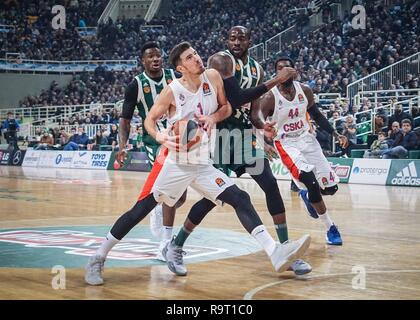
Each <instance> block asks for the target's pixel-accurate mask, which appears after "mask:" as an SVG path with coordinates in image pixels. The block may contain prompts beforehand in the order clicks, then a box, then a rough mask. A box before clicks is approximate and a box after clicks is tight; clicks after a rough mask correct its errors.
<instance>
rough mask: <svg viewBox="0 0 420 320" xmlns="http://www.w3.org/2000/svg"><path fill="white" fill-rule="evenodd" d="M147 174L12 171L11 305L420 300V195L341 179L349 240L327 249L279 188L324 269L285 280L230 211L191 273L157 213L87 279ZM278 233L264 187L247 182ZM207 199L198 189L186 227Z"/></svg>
mask: <svg viewBox="0 0 420 320" xmlns="http://www.w3.org/2000/svg"><path fill="white" fill-rule="evenodd" d="M145 177H146V173H138V172H120V171H90V170H79V171H78V170H71V169H40V168H22V167H0V203H1V204H0V212H1V213H0V283H1V286H0V299H25V300H28V299H174V300H177V299H220V300H221V299H223V300H229V299H246V300H247V299H420V188H410V187H385V186H371V185H355V184H353V185H346V184H341V185H340V188H339V191H338V193H337V194H336V195H335V196H333V197H326V198H325V199H326V203H327V206H328V208H329V213H330V215H331V216H332V218H333V220H334V222H335V223H336V224H337V225H338V227H339V230H340V232H341V234H342V237H343V241H344V245H343V246H342V247H332V246H328V245H326V244H325V240H324V237H325V230H324V226H323V225H322V224H321V222H320V221H317V220H314V219H312V218H310V217H309V216H308V215H307V214H306V211H305V210H304V207H303V203H302V202H301V200H300V199H299V198H298V195H297V194H296V193H294V192H291V191H290V189H289V185H290V183H289V182H288V181H279V182H278V183H279V186H280V191H281V193H282V195H283V198H284V201H285V205H286V209H287V221H288V226H289V237H290V238H292V239H296V238H298V237H300V236H301V235H303V234H306V233H309V234H311V236H312V243H311V246H310V248H309V249H308V251H307V253H306V254H305V256H304V259H305V260H306V261H308V262H309V263H310V264H311V265H312V267H313V271H312V273H310V274H308V275H305V276H301V277H297V276H295V275H294V274H293V273H291V272H284V273H281V274H279V273H276V272H275V271H274V270H273V268H272V265H271V263H270V261H269V259H268V257H267V256H266V255H265V253H264V252H263V251H261V250H260V248H259V246H258V245H257V243H256V242H255V241H254V239H253V238H252V237H250V236H249V235H248V234H247V233H246V232H245V230H244V229H243V228H242V226H241V224H240V223H239V220H238V219H237V217H236V215H235V213H234V212H233V210H232V209H231V208H230V207H217V208H216V209H215V210H214V211H213V212H211V213H210V214H209V215H208V216H207V217H206V218H205V220H204V221H203V223H202V225H201V226H200V227H198V228H197V229H196V231H195V232H194V234H193V235H192V236H191V237H190V238H189V239H188V240H187V243H186V251H187V255H186V256H185V262H186V264H187V268H188V275H187V276H186V277H177V276H175V275H173V274H172V273H171V272H170V271H169V270H168V269H167V267H166V265H165V264H164V263H162V262H159V261H157V260H155V259H154V257H155V255H156V250H157V246H158V242H157V239H155V238H153V237H152V235H151V233H150V230H149V228H148V225H149V220H148V218H146V219H145V220H144V221H142V222H141V223H140V224H139V226H137V227H136V228H134V229H133V230H132V231H131V232H130V233H129V234H128V235H127V237H126V239H124V241H123V242H121V243H120V244H119V245H118V246H117V247H115V248H114V250H113V251H111V255H110V256H109V258H108V260H107V261H106V263H105V273H104V278H105V285H103V286H100V287H91V286H88V285H86V284H85V283H84V279H83V275H84V266H85V264H86V261H87V258H88V256H89V255H91V254H92V253H93V252H94V251H95V249H96V248H97V247H98V245H99V244H100V241H101V240H102V238H103V236H104V235H105V234H106V233H107V232H108V230H109V228H110V226H112V224H113V223H114V222H115V220H116V219H117V218H118V217H119V216H120V215H121V214H122V213H124V212H125V211H126V210H128V209H129V208H130V207H131V206H132V205H133V204H134V202H135V200H136V198H137V196H138V193H139V191H140V189H141V186H142V185H143V183H144V181H145ZM236 181H237V183H238V184H239V186H240V187H241V188H243V189H245V190H246V191H247V192H249V194H250V195H251V198H252V201H253V203H254V205H255V207H256V209H257V211H258V213H259V214H260V216H261V218H262V220H263V221H264V223H265V225H266V226H267V227H268V228H269V230H270V232H271V234H272V235H273V237H275V238H276V239H277V237H276V235H275V230H274V227H273V224H272V220H271V218H270V215H269V213H268V211H267V208H266V205H265V198H264V194H263V192H262V191H261V190H260V189H259V188H258V186H257V185H256V184H255V183H254V182H253V181H252V180H250V179H236ZM199 199H200V197H199V195H198V194H197V193H196V192H195V191H193V190H191V189H189V190H188V197H187V202H186V204H185V205H184V206H183V207H182V208H180V209H179V210H178V212H177V217H176V220H175V225H176V230H175V232H177V228H178V227H179V226H180V225H181V224H182V222H183V221H184V219H185V217H186V214H187V212H188V210H189V208H190V207H191V206H192V204H193V203H194V202H195V201H197V200H199Z"/></svg>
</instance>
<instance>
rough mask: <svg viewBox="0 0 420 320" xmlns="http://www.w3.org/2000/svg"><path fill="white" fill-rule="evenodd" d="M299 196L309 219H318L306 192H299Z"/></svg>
mask: <svg viewBox="0 0 420 320" xmlns="http://www.w3.org/2000/svg"><path fill="white" fill-rule="evenodd" d="M299 196H300V197H301V198H302V200H303V202H304V203H305V206H306V210H307V211H308V214H309V216H310V217H312V218H314V219H318V218H319V217H318V213H317V212H316V210H315V208H314V207H313V206H312V205H311V203H310V202H309V198H308V190H300V191H299Z"/></svg>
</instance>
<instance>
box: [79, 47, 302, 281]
mask: <svg viewBox="0 0 420 320" xmlns="http://www.w3.org/2000/svg"><path fill="white" fill-rule="evenodd" d="M170 61H171V63H172V64H173V65H175V66H176V68H177V70H178V71H179V72H181V73H182V75H183V76H182V78H180V79H177V80H174V81H173V82H172V83H171V84H170V85H169V86H168V87H166V88H165V89H164V90H163V91H162V92H161V95H160V98H159V99H158V101H157V102H156V104H155V105H154V106H153V108H152V109H151V110H150V112H149V114H148V115H147V117H146V121H145V127H146V129H147V131H148V132H149V134H150V135H151V136H152V137H153V138H154V139H155V140H156V141H158V142H159V143H161V144H163V145H164V146H166V147H167V148H168V150H169V154H168V157H167V158H166V159H165V162H164V164H163V168H162V170H161V172H160V174H159V175H158V177H157V179H156V181H155V183H154V185H153V188H152V192H151V193H150V194H149V195H148V196H147V197H146V198H144V199H142V200H140V201H137V203H136V204H135V205H134V207H133V208H132V209H131V210H129V211H128V212H126V213H125V214H123V215H122V216H121V217H120V218H119V219H118V220H117V222H116V223H115V224H114V226H113V227H112V229H111V231H110V232H109V233H108V235H107V237H106V240H105V241H104V242H103V243H102V245H101V246H100V248H99V249H98V250H97V252H96V253H95V254H94V255H93V256H92V257H90V259H89V261H88V264H87V266H86V273H85V281H86V282H87V283H88V284H91V285H100V284H103V278H102V271H103V266H104V262H105V259H106V256H107V254H108V252H109V251H110V250H111V249H112V247H113V246H114V245H115V244H117V243H118V242H119V241H120V240H121V239H122V238H123V237H124V236H125V235H126V234H127V233H128V232H129V231H130V230H131V229H132V228H133V227H134V226H135V225H137V224H138V223H139V222H140V221H141V220H143V219H144V217H146V216H147V214H148V213H149V212H150V211H151V210H152V209H153V208H154V207H155V206H156V205H157V204H158V203H159V202H164V203H166V204H167V205H168V206H174V205H175V203H176V202H177V201H178V199H179V198H180V197H181V196H182V194H183V193H184V191H185V190H186V188H187V187H188V186H191V187H192V188H194V189H195V190H196V191H198V192H199V193H201V194H202V195H203V196H205V197H207V198H208V199H210V200H212V201H214V202H217V203H220V202H224V203H227V204H230V205H231V206H233V207H234V209H235V211H236V213H237V215H238V217H239V219H240V221H241V223H242V224H243V225H244V227H245V228H246V229H247V231H248V232H249V233H251V234H252V235H253V236H254V238H255V239H256V240H257V241H258V242H259V243H260V245H261V246H262V247H263V248H264V250H265V251H266V253H267V254H268V256H269V257H270V259H271V262H272V263H273V266H274V268H275V270H276V271H279V272H282V271H284V270H286V269H287V268H288V267H289V266H290V265H291V264H292V262H293V261H294V259H296V258H297V257H300V256H301V255H302V254H303V253H304V252H305V251H306V249H307V248H308V247H309V244H310V237H309V235H306V236H304V237H302V238H301V239H299V240H298V241H294V242H289V243H287V244H276V243H275V241H274V239H273V238H272V237H271V236H270V234H269V233H268V231H267V229H266V228H265V227H264V225H263V224H262V222H261V220H260V219H259V217H258V214H257V213H256V212H255V209H254V208H253V206H252V204H251V202H250V198H249V195H248V194H247V193H246V192H244V191H242V190H240V189H239V188H238V187H237V186H236V185H235V184H234V183H233V182H232V180H231V179H230V178H229V177H227V176H226V175H225V174H224V173H223V172H221V171H219V170H217V169H216V168H214V167H213V165H212V162H211V160H210V157H209V154H208V153H207V154H205V155H203V154H198V155H197V154H193V155H192V157H191V158H190V157H189V156H190V154H189V153H191V152H193V153H195V151H194V150H193V151H190V152H188V151H184V150H183V147H182V146H181V145H180V144H179V143H177V139H178V138H179V137H176V136H170V135H168V134H165V133H162V132H157V130H156V123H157V121H159V119H160V118H161V117H162V116H163V115H166V116H167V121H168V122H169V124H170V125H173V124H175V123H176V122H177V121H179V120H181V119H186V120H192V119H196V120H197V121H198V122H199V123H200V124H201V126H202V128H203V130H204V129H207V130H208V131H209V130H211V128H212V127H213V126H214V124H215V123H217V122H220V121H222V120H224V119H225V118H227V117H228V116H229V115H230V114H231V113H232V108H231V106H230V104H229V102H228V101H227V99H226V96H225V93H224V88H223V81H222V78H221V77H220V75H219V73H218V72H217V71H216V70H205V68H204V65H203V62H202V61H201V58H200V56H199V55H198V54H197V52H196V51H195V50H194V49H193V48H192V47H191V45H190V44H189V43H187V42H182V43H180V44H178V45H176V46H175V47H174V48H173V49H172V51H171V54H170ZM200 130H201V129H200ZM205 134H206V133H205V132H204V133H203V135H205ZM203 139H204V138H203ZM204 140H205V139H204ZM176 150H181V151H180V152H178V151H176ZM182 152H185V153H187V154H183V155H182V154H181V153H182ZM164 255H165V258H166V260H167V264H168V267H169V269H170V270H171V271H172V272H174V273H176V274H177V275H186V274H187V270H186V268H185V266H184V264H183V251H182V247H181V246H180V245H179V244H177V243H174V240H172V242H170V243H168V245H167V246H166V247H165V249H164Z"/></svg>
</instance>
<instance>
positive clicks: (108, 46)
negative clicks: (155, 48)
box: [0, 0, 420, 145]
mask: <svg viewBox="0 0 420 320" xmlns="http://www.w3.org/2000/svg"><path fill="white" fill-rule="evenodd" d="M357 2H358V3H361V4H363V5H365V8H366V12H367V13H368V15H369V16H368V19H366V29H365V30H363V29H360V30H355V29H353V28H352V25H351V21H352V18H353V17H352V15H350V13H348V12H347V13H345V16H344V18H343V19H342V20H335V21H331V20H330V19H329V18H328V16H329V14H330V13H331V12H330V10H328V8H329V6H328V5H327V4H325V5H324V6H323V7H322V10H323V11H322V12H325V19H324V22H325V25H324V26H323V27H321V28H319V29H317V30H314V31H312V32H306V33H301V34H299V36H298V41H296V42H294V43H293V44H291V45H290V46H289V47H288V48H287V49H286V50H285V51H284V52H282V53H281V55H288V56H290V57H291V58H292V59H294V60H295V62H296V68H297V69H298V71H299V74H300V76H301V81H302V82H304V83H306V84H308V85H309V86H310V87H311V88H312V90H313V91H314V93H327V92H329V93H338V94H341V95H343V96H344V95H345V94H346V88H347V86H348V84H349V83H351V82H353V81H355V80H357V79H360V78H361V77H364V76H366V75H368V74H371V73H373V72H375V71H377V70H380V69H381V68H383V67H385V66H388V65H390V64H392V63H394V62H396V61H398V60H401V59H403V58H405V57H407V56H409V55H411V54H413V53H415V52H418V49H419V44H420V36H419V34H420V33H419V29H418V21H417V17H418V16H419V15H420V4H419V3H418V1H415V0H408V1H401V2H396V3H394V4H393V5H392V6H390V7H385V6H384V5H383V4H382V3H383V2H381V1H357ZM16 3H18V5H17V6H16ZM106 3H107V1H82V0H79V1H77V0H72V1H62V2H61V3H60V1H58V2H57V1H49V0H43V1H39V2H38V3H36V4H35V3H33V2H31V1H26V0H23V1H17V0H16V1H6V2H4V3H2V4H1V5H0V6H1V7H2V9H7V10H2V13H1V14H0V22H1V23H3V24H12V25H17V26H19V27H18V28H17V29H16V30H15V32H9V33H2V34H1V35H0V36H1V37H3V38H4V39H3V40H5V41H3V42H2V45H1V50H2V51H3V52H6V51H14V52H22V53H24V55H25V56H26V57H27V58H34V59H57V57H60V60H80V59H138V52H139V50H140V47H141V45H142V44H143V43H144V42H145V41H148V40H155V41H158V42H159V43H160V45H161V47H162V50H163V54H164V57H166V56H167V54H168V52H169V50H170V48H171V47H172V46H173V45H174V44H175V43H177V42H179V41H180V40H185V39H187V40H189V41H190V42H191V43H192V44H193V46H195V48H196V49H197V50H198V52H200V54H201V55H202V57H203V59H204V60H206V58H207V57H208V56H209V55H210V54H212V53H213V52H215V51H218V50H222V49H224V48H225V43H224V41H225V35H226V33H227V30H229V28H230V27H232V25H245V26H247V27H249V28H250V29H251V30H252V41H253V43H259V42H263V41H265V40H267V39H268V38H270V37H271V36H273V35H275V34H277V33H279V32H280V31H282V30H284V29H286V28H287V27H288V26H290V25H291V24H293V23H295V22H297V23H298V24H299V25H302V26H303V27H304V26H305V25H306V24H307V23H308V19H307V17H308V15H309V14H310V13H311V10H312V9H313V8H314V6H313V3H314V2H313V1H309V0H287V1H274V0H264V1H257V2H255V1H252V0H243V1H240V2H228V1H222V0H206V1H199V2H197V1H194V0H180V1H177V5H176V6H173V7H172V9H171V11H170V12H169V14H168V15H166V16H160V17H156V18H154V19H153V20H152V21H151V22H150V25H162V26H163V28H142V26H144V25H145V22H144V20H142V19H141V18H134V19H126V18H125V17H119V18H118V19H117V20H116V21H112V20H109V21H108V22H107V23H106V24H103V25H99V26H98V33H97V36H96V37H95V38H92V39H90V40H89V41H88V40H86V39H83V38H81V37H80V36H79V35H78V34H77V33H76V32H75V31H74V27H76V26H83V25H87V26H96V21H97V19H98V17H99V15H100V13H101V12H102V10H103V8H104V7H105V5H106ZM54 4H63V5H65V7H66V9H67V15H68V19H67V29H66V30H56V31H52V32H51V30H49V32H45V30H46V29H45V28H50V21H51V17H52V14H51V6H52V5H54ZM267 8H270V10H267ZM298 8H308V11H306V10H305V11H301V10H296V11H295V13H296V14H291V11H290V9H298ZM292 11H293V10H292ZM35 16H38V17H37V18H36V17H35ZM31 17H32V18H31ZM31 22H33V23H31ZM303 29H304V28H303ZM272 62H273V61H271V60H270V61H266V62H264V63H263V66H264V68H265V70H266V75H267V77H269V76H272V75H273V74H274V69H273V64H272ZM140 72H142V67H141V65H140V66H139V68H137V69H133V70H125V71H121V72H111V71H108V70H106V69H104V68H103V67H101V66H100V67H98V68H97V70H96V71H95V72H94V73H92V72H85V73H80V74H76V75H75V76H74V78H73V80H72V81H71V82H70V84H69V85H68V86H67V87H65V88H60V87H59V86H58V84H57V83H56V82H53V83H52V84H51V86H50V88H48V89H47V90H43V91H42V92H41V94H40V95H39V96H28V97H26V98H25V99H24V100H22V101H21V103H20V106H21V107H30V106H46V105H69V104H75V105H77V104H97V103H102V104H105V103H115V102H117V101H120V100H122V99H123V98H124V92H125V87H126V85H127V84H128V83H129V82H130V81H131V80H132V78H133V77H134V76H135V75H136V74H138V73H140ZM418 86H419V85H418V78H417V77H416V76H413V75H411V74H407V78H406V80H405V81H403V82H399V81H396V82H395V84H394V85H393V88H395V89H403V88H418ZM378 87H379V88H381V84H380V83H379V86H378ZM388 102H392V101H388ZM385 103H386V101H385V100H382V101H381V102H378V104H376V105H375V104H373V103H372V102H371V101H369V100H368V99H364V100H362V103H361V106H360V107H357V106H350V105H349V104H348V103H347V102H345V101H340V100H337V101H335V102H333V103H331V104H330V105H328V106H327V107H326V108H325V110H324V114H325V116H327V117H328V118H329V119H330V121H331V123H334V122H335V125H336V126H337V128H338V129H339V131H340V132H342V133H345V134H346V135H348V136H349V138H350V140H351V141H353V142H355V143H365V142H366V139H364V140H362V141H361V140H360V139H359V140H357V139H356V138H355V136H356V134H358V133H362V132H363V131H368V130H370V127H367V126H365V127H363V126H357V125H356V123H360V122H363V121H364V120H368V119H367V117H368V116H369V115H370V113H369V112H368V111H369V110H371V109H373V108H374V107H380V106H381V105H382V104H385ZM360 112H362V113H360ZM363 112H365V113H363ZM416 112H418V111H416ZM94 118H95V117H94ZM98 118H99V120H98V119H92V117H90V116H87V117H86V118H84V119H76V118H74V117H72V118H69V119H67V120H68V121H65V122H66V123H68V124H74V125H78V124H86V123H87V124H89V123H100V124H102V123H103V124H105V123H107V124H109V123H111V124H112V123H116V122H117V120H116V119H117V118H115V117H114V116H112V115H111V116H109V115H107V116H106V117H105V116H102V115H98ZM335 119H336V121H334V120H335ZM411 120H412V119H411ZM392 122H393V121H390V120H389V119H387V115H386V112H385V110H384V112H383V113H382V114H381V113H379V114H378V115H377V116H376V118H375V128H374V133H379V132H380V131H382V130H383V128H384V127H386V126H391V124H392ZM400 125H401V123H400ZM412 125H414V123H413V122H412ZM320 135H322V133H320ZM324 143H325V145H327V140H325V141H324ZM330 145H331V144H330Z"/></svg>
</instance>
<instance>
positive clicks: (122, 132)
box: [118, 118, 131, 149]
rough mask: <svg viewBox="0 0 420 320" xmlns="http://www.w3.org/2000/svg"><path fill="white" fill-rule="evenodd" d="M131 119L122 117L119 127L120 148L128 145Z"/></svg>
mask: <svg viewBox="0 0 420 320" xmlns="http://www.w3.org/2000/svg"><path fill="white" fill-rule="evenodd" d="M130 122H131V121H130V120H129V119H124V118H120V121H119V128H118V146H119V148H120V149H125V148H126V147H127V141H128V135H129V134H130Z"/></svg>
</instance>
